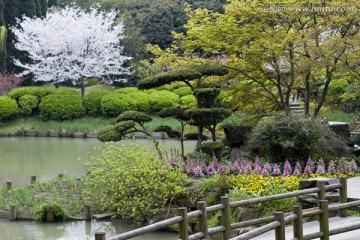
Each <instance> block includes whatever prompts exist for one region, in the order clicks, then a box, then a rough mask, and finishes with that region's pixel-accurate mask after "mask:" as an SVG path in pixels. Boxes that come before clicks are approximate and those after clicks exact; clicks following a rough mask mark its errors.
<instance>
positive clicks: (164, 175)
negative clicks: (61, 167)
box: [86, 144, 186, 223]
mask: <svg viewBox="0 0 360 240" xmlns="http://www.w3.org/2000/svg"><path fill="white" fill-rule="evenodd" d="M86 165H87V166H88V169H89V173H90V174H89V183H88V188H89V190H88V191H87V192H86V194H87V195H88V196H89V197H90V198H91V199H94V201H90V202H92V203H93V204H94V206H93V208H95V209H101V210H102V211H108V210H113V211H116V212H117V214H118V215H119V216H120V217H121V218H124V219H132V220H133V222H135V223H144V222H146V221H147V220H149V218H151V217H153V216H154V215H156V214H158V213H161V212H164V211H165V208H166V207H167V206H168V205H170V204H171V199H172V198H174V197H176V196H177V195H181V194H185V193H186V189H185V188H184V187H183V181H184V180H185V179H186V177H185V176H184V175H183V174H181V173H180V171H179V170H178V169H174V168H172V167H170V166H169V164H168V162H167V161H165V160H159V158H158V155H157V154H155V153H154V152H152V151H150V150H149V148H147V147H143V146H139V145H136V144H133V145H131V146H129V147H119V146H115V145H110V144H108V145H106V146H105V149H102V150H100V154H99V156H97V157H93V158H92V159H91V160H89V161H87V163H86Z"/></svg>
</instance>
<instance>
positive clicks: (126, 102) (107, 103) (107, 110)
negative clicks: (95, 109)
mask: <svg viewBox="0 0 360 240" xmlns="http://www.w3.org/2000/svg"><path fill="white" fill-rule="evenodd" d="M133 106H134V105H133V100H132V99H131V98H130V97H127V96H126V95H124V94H118V93H111V94H108V95H106V96H104V97H103V98H102V99H101V111H102V113H103V114H104V115H108V116H117V115H119V114H121V113H123V112H125V111H127V110H131V109H133Z"/></svg>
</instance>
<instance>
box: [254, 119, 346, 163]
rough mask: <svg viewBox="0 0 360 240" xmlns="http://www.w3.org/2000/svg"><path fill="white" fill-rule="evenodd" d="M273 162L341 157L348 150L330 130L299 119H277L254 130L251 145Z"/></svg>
mask: <svg viewBox="0 0 360 240" xmlns="http://www.w3.org/2000/svg"><path fill="white" fill-rule="evenodd" d="M250 142H252V143H253V144H256V145H257V146H258V148H259V150H260V153H261V154H262V155H263V156H265V157H267V158H269V159H270V160H271V161H273V162H284V160H285V159H288V160H289V161H290V162H293V163H295V162H296V161H299V162H300V163H301V162H305V161H306V160H307V158H308V156H312V157H314V158H318V157H323V158H325V159H326V158H327V157H330V156H331V157H336V156H338V157H340V156H342V155H343V154H345V153H346V151H347V150H348V149H347V146H346V145H345V144H344V142H343V141H342V140H341V139H340V138H339V137H338V136H337V135H336V134H335V133H334V132H333V131H331V130H330V128H329V127H326V126H324V125H322V124H321V123H320V122H317V121H312V120H311V119H306V118H301V117H299V116H276V117H273V118H271V119H269V120H268V121H266V122H265V123H264V124H263V125H261V126H258V127H256V128H255V129H254V132H253V138H252V139H251V141H250Z"/></svg>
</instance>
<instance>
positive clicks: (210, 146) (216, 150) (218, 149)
mask: <svg viewBox="0 0 360 240" xmlns="http://www.w3.org/2000/svg"><path fill="white" fill-rule="evenodd" d="M199 150H200V151H201V152H204V153H207V154H209V155H210V156H213V154H215V156H216V157H217V159H219V160H220V159H221V155H222V153H223V151H224V150H225V145H224V144H223V143H222V142H219V141H216V142H204V143H201V145H200V147H199Z"/></svg>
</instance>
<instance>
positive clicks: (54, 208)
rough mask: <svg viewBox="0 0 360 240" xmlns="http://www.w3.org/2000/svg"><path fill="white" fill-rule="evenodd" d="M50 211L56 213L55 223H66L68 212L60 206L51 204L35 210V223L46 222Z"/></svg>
mask: <svg viewBox="0 0 360 240" xmlns="http://www.w3.org/2000/svg"><path fill="white" fill-rule="evenodd" d="M48 211H51V212H53V213H54V220H55V221H64V220H65V218H66V216H67V212H66V210H65V209H64V208H63V207H62V206H61V205H60V204H58V203H54V202H49V203H45V204H43V205H41V206H39V207H37V208H35V221H36V222H45V221H46V216H47V212H48Z"/></svg>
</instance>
